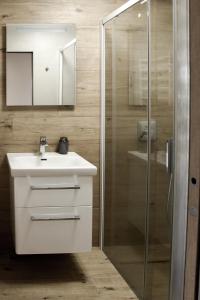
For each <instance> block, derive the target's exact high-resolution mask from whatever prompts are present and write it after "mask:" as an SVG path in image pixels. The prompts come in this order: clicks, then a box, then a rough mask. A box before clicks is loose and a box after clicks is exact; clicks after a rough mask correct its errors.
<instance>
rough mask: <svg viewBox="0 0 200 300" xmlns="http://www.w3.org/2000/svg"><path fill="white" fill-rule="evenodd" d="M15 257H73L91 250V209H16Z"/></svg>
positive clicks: (89, 207)
mask: <svg viewBox="0 0 200 300" xmlns="http://www.w3.org/2000/svg"><path fill="white" fill-rule="evenodd" d="M15 246H16V253H17V254H39V253H41V254H42V253H74V252H84V251H90V250H91V247H92V207H91V206H82V207H30V208H16V215H15Z"/></svg>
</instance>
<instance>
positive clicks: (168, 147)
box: [166, 138, 174, 174]
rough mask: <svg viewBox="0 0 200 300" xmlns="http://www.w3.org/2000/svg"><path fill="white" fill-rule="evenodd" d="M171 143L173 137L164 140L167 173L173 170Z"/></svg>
mask: <svg viewBox="0 0 200 300" xmlns="http://www.w3.org/2000/svg"><path fill="white" fill-rule="evenodd" d="M173 144H174V142H173V138H170V139H168V140H167V142H166V168H167V172H168V173H169V174H171V173H172V172H173V148H174V147H173Z"/></svg>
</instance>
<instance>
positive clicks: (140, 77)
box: [104, 3, 148, 299]
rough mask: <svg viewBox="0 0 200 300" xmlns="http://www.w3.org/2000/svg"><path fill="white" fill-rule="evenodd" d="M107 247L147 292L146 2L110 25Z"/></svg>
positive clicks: (130, 279) (126, 273) (107, 41)
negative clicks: (145, 279) (145, 281)
mask: <svg viewBox="0 0 200 300" xmlns="http://www.w3.org/2000/svg"><path fill="white" fill-rule="evenodd" d="M105 45H106V48H105V51H106V57H105V59H106V74H105V75H106V80H105V82H106V141H105V144H106V152H105V159H106V163H105V165H106V172H105V181H106V183H105V224H104V229H105V231H104V251H105V252H106V254H107V255H108V256H109V258H110V259H111V261H112V262H113V263H114V264H115V266H116V267H117V269H118V270H119V271H120V273H121V274H122V275H123V276H124V278H125V279H126V280H127V282H128V283H129V285H130V286H131V287H132V288H133V290H134V292H135V293H136V294H137V295H138V296H139V297H141V299H142V298H143V293H144V270H145V231H146V207H147V164H148V154H147V140H148V118H147V117H148V116H147V103H148V35H147V5H146V4H144V5H141V4H140V3H139V4H137V5H135V6H134V7H132V8H130V9H129V10H127V11H126V12H124V13H123V14H121V15H120V16H119V17H118V18H115V19H114V21H112V22H109V23H107V24H106V26H105Z"/></svg>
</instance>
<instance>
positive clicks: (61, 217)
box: [31, 214, 80, 221]
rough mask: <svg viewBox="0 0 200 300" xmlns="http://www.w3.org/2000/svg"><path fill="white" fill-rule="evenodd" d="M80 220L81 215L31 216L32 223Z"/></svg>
mask: <svg viewBox="0 0 200 300" xmlns="http://www.w3.org/2000/svg"><path fill="white" fill-rule="evenodd" d="M63 220H80V216H79V215H69V214H35V215H32V216H31V221H63Z"/></svg>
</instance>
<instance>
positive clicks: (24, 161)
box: [7, 152, 97, 177]
mask: <svg viewBox="0 0 200 300" xmlns="http://www.w3.org/2000/svg"><path fill="white" fill-rule="evenodd" d="M7 158H8V163H9V167H10V172H11V176H13V177H14V176H28V175H34V176H48V175H55V174H56V175H68V174H77V175H78V174H80V175H96V173H97V168H96V167H95V166H94V165H93V164H91V163H90V162H88V161H87V160H85V159H84V158H83V157H81V156H80V155H78V154H77V153H75V152H68V154H66V155H62V154H58V153H55V152H48V153H45V159H46V160H41V157H40V156H39V155H37V154H34V153H7Z"/></svg>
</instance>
